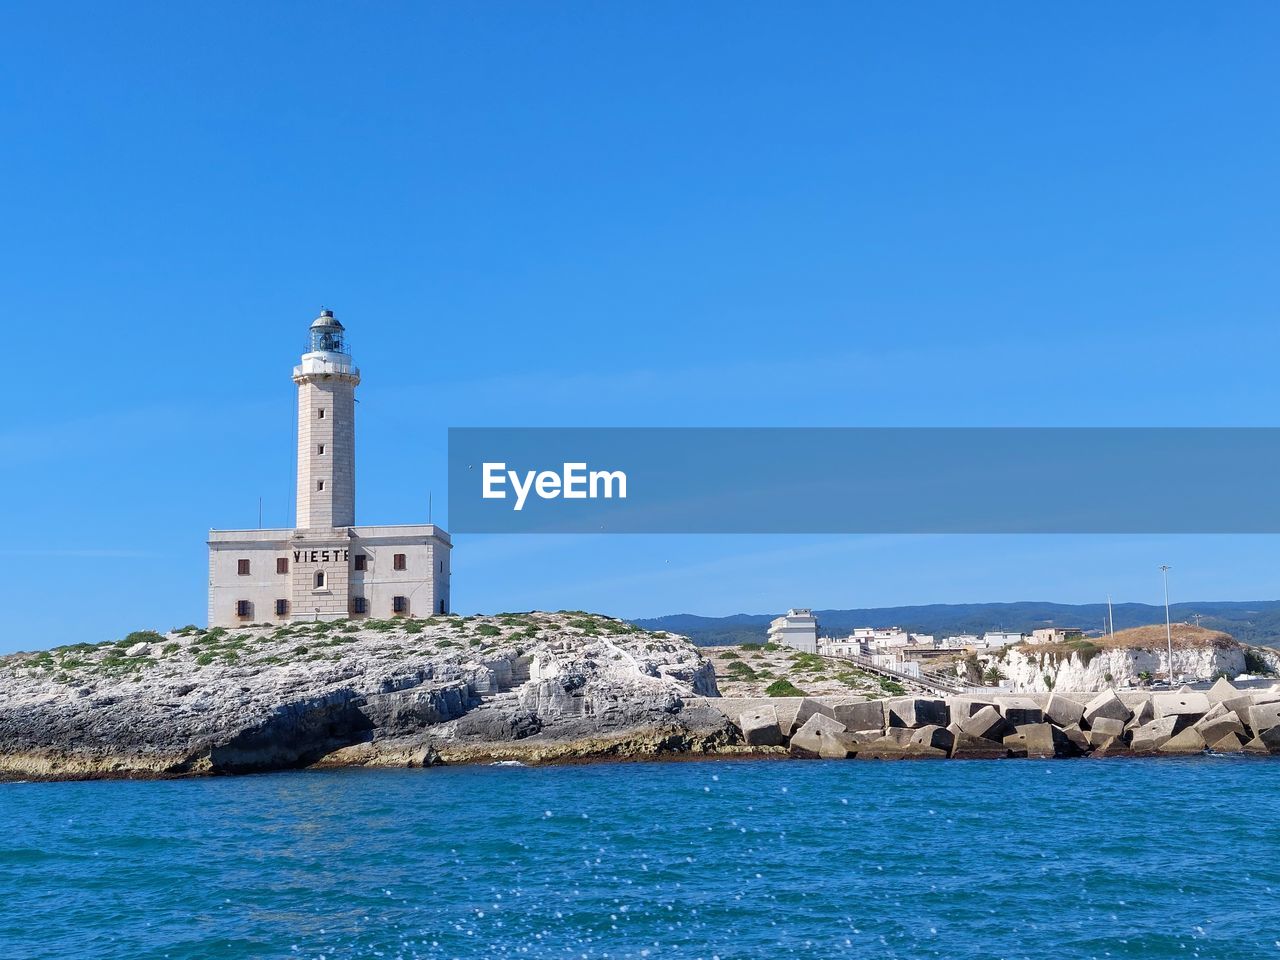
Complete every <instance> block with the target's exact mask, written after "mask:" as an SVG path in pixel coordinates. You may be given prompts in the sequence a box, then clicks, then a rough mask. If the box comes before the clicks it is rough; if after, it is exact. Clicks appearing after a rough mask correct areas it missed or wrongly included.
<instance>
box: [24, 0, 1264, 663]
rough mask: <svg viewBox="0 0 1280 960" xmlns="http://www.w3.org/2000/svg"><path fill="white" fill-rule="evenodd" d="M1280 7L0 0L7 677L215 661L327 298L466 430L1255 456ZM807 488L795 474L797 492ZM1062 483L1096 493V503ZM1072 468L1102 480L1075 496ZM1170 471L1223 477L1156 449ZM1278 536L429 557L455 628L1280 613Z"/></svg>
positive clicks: (397, 450) (507, 542)
mask: <svg viewBox="0 0 1280 960" xmlns="http://www.w3.org/2000/svg"><path fill="white" fill-rule="evenodd" d="M1277 27H1280V10H1277V9H1276V8H1275V7H1274V6H1269V5H1264V4H1238V5H1232V6H1231V7H1229V8H1228V7H1209V6H1206V5H1195V4H1189V3H1187V4H1177V3H1174V4H1169V3H1161V4H1154V3H1149V4H1144V3H1137V4H1127V5H1124V6H1123V7H1101V6H1094V7H1078V6H1077V7H1034V8H1033V7H1027V6H1025V5H1019V4H986V5H981V6H975V5H963V6H961V5H954V4H928V3H925V4H914V5H910V6H903V5H897V6H893V5H870V4H861V5H859V4H847V3H830V4H822V3H810V4H804V5H778V4H764V3H760V4H756V3H745V4H744V3H732V4H730V3H722V4H717V3H706V4H697V5H691V4H675V3H656V4H644V5H633V6H630V7H624V6H623V5H619V4H591V3H579V4H567V3H560V4H551V3H548V4H517V3H508V4H498V3H494V4H484V5H480V4H455V5H450V6H443V5H435V4H431V5H429V4H417V3H414V4H379V5H376V6H375V5H356V4H346V5H340V4H301V3H297V4H285V3H280V4H269V5H265V4H235V3H231V4H219V5H214V6H204V7H191V6H184V5H163V4H159V3H154V4H130V5H113V6H110V7H104V6H101V5H89V4H63V5H57V6H55V5H36V4H28V5H24V6H21V7H20V6H17V5H9V6H6V7H4V8H3V9H0V75H2V77H3V82H2V83H0V117H3V120H4V129H5V147H4V149H3V150H2V151H0V201H2V202H0V213H2V216H0V244H2V245H3V246H2V252H3V256H2V257H0V308H2V309H3V318H2V319H3V323H4V329H5V337H4V351H3V355H4V358H5V364H6V370H5V380H6V386H7V391H6V393H7V396H8V397H9V398H10V404H11V407H10V413H9V415H8V416H7V417H6V418H5V421H4V423H3V424H0V450H2V451H3V458H4V469H3V470H0V496H3V502H4V503H6V504H8V505H9V515H8V516H7V517H6V520H5V524H4V528H5V535H4V537H3V538H2V539H0V555H3V561H4V564H5V569H6V574H5V576H4V578H3V579H0V583H3V584H4V586H3V588H2V589H3V593H4V596H5V599H6V600H7V601H8V602H7V603H6V604H5V607H6V613H5V617H4V626H3V627H0V650H7V649H18V648H33V647H38V646H43V645H46V644H51V643H60V642H67V641H73V640H79V639H88V640H98V639H108V638H112V637H115V636H118V635H120V634H122V633H123V632H125V631H127V630H129V629H133V628H137V627H147V626H156V627H162V628H163V627H169V626H172V625H174V624H181V623H187V622H197V623H200V622H203V617H204V610H205V588H206V569H205V549H204V537H205V532H206V530H207V529H208V528H209V527H211V526H213V527H236V526H252V525H255V524H256V522H257V509H258V498H259V496H261V497H262V498H263V501H264V512H265V520H266V523H267V524H268V525H273V524H281V523H284V522H286V521H287V519H288V516H289V513H288V510H289V498H290V497H291V496H292V475H291V470H292V451H291V449H290V445H291V439H292V433H291V429H292V426H291V425H292V417H293V407H292V404H293V389H294V388H293V384H292V383H291V382H290V380H289V372H290V368H291V365H292V364H293V363H294V361H295V359H296V356H297V354H298V353H299V352H300V349H301V346H302V342H303V334H304V331H305V327H306V324H307V323H308V321H309V320H310V319H311V317H312V316H314V314H315V312H316V311H317V310H318V308H319V307H320V306H321V305H325V306H329V307H332V308H333V309H335V310H336V311H337V313H338V315H339V317H341V318H342V319H343V321H344V322H345V323H346V324H347V326H348V329H349V331H350V337H351V342H352V344H353V347H354V353H355V356H356V360H357V362H358V363H359V365H360V366H361V368H362V370H363V372H364V377H365V380H364V384H363V385H362V387H361V389H360V399H361V404H360V420H359V461H358V483H357V485H358V505H357V510H358V515H359V519H360V520H361V521H364V522H379V521H383V522H412V521H417V520H421V519H425V513H426V501H427V496H428V492H429V491H430V492H433V494H434V501H435V513H436V519H437V520H441V519H445V518H447V491H446V490H445V488H444V476H445V453H446V449H445V431H446V429H447V428H448V427H449V426H454V425H517V426H519V425H579V424H581V425H609V424H618V425H685V424H690V425H693V424H696V425H711V426H716V425H762V426H772V425H820V426H821V425H843V424H849V425H909V424H910V425H944V426H945V425H1104V426H1106V425H1195V426H1198V425H1275V424H1276V422H1277V420H1276V416H1275V413H1274V411H1275V410H1276V409H1277V407H1278V406H1280V384H1278V383H1277V378H1276V377H1275V375H1274V369H1275V363H1276V359H1275V358H1276V357H1277V356H1278V355H1280V332H1278V330H1280V325H1278V324H1277V323H1276V312H1277V303H1278V302H1280V298H1278V297H1277V293H1278V292H1280V291H1278V290H1277V287H1278V286H1280V283H1278V281H1277V277H1278V276H1280V275H1278V274H1277V271H1276V269H1275V264H1276V262H1277V253H1278V252H1280V251H1278V250H1277V246H1278V242H1277V230H1276V224H1277V223H1280V210H1278V209H1277V208H1278V207H1280V202H1278V201H1280V187H1278V185H1277V184H1278V179H1277V177H1276V170H1277V169H1280V162H1278V161H1280V136H1278V130H1277V122H1276V119H1275V115H1276V112H1275V91H1276V89H1277V80H1280V64H1278V63H1277V61H1276V58H1275V56H1274V49H1273V38H1274V37H1275V35H1276V30H1277ZM815 466H820V461H818V462H817V463H816V464H815ZM1085 468H1086V469H1088V468H1089V465H1085ZM1099 468H1101V465H1099ZM1170 468H1171V469H1177V470H1192V471H1196V470H1204V471H1218V470H1242V471H1243V470H1248V469H1249V465H1248V464H1247V463H1237V464H1214V463H1204V462H1200V461H1198V460H1197V459H1196V455H1195V451H1188V453H1187V457H1186V459H1185V461H1184V462H1181V463H1178V464H1172V465H1171V467H1170ZM1278 559H1280V542H1277V540H1276V538H1273V537H1262V536H1256V537H1234V538H1229V537H1186V538H1161V537H1141V538H1138V537H1123V538H1122V537H1110V538H1097V537H1092V538H1091V537H951V538H922V537H773V538H755V537H744V536H739V537H675V538H671V537H616V538H605V537H598V538H577V537H545V538H531V537H525V538H521V537H512V538H498V537H458V538H457V542H456V549H455V554H454V569H455V574H454V583H453V599H454V604H455V606H456V607H457V608H459V609H460V610H463V611H471V610H487V611H492V610H498V609H527V608H532V607H544V608H548V607H549V608H561V607H573V608H590V609H596V610H601V611H603V612H609V613H615V614H619V615H623V616H650V615H658V614H663V613H674V612H682V611H689V612H696V613H704V614H722V613H730V612H735V611H739V610H745V611H749V612H767V611H772V610H777V609H780V608H784V607H786V606H788V605H796V604H804V605H813V606H816V607H844V606H864V605H884V604H896V603H924V602H947V601H977V600H1015V599H1046V600H1060V601H1068V602H1069V601H1096V600H1099V599H1101V597H1102V596H1103V595H1105V593H1106V592H1108V591H1110V592H1111V593H1112V594H1113V595H1114V596H1115V597H1116V598H1117V599H1122V600H1141V601H1155V600H1157V599H1158V597H1159V579H1158V576H1157V574H1156V572H1155V566H1156V564H1158V563H1160V562H1169V563H1171V564H1173V565H1174V574H1173V577H1174V579H1173V581H1172V582H1173V584H1174V592H1175V599H1186V600H1194V599H1249V598H1264V597H1265V598H1270V597H1275V596H1277V595H1278V594H1280V591H1278V590H1277V576H1276V568H1277V560H1278Z"/></svg>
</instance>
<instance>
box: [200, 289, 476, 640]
mask: <svg viewBox="0 0 1280 960" xmlns="http://www.w3.org/2000/svg"><path fill="white" fill-rule="evenodd" d="M293 382H294V383H296V384H297V385H298V476H297V515H296V521H295V526H294V527H293V528H292V529H274V530H211V531H209V541H208V542H209V624H210V626H234V625H236V624H244V623H273V622H282V623H287V622H290V621H293V620H313V619H314V620H336V619H341V618H345V617H350V618H353V619H360V618H363V617H378V618H385V617H414V616H431V615H432V614H441V613H448V612H449V578H450V570H449V553H450V551H451V549H452V543H451V541H450V539H449V534H448V533H447V532H446V531H445V530H443V529H441V528H440V527H437V526H435V525H434V524H430V523H425V524H387V525H379V526H362V527H358V526H356V511H355V504H356V466H355V447H356V424H355V419H356V415H355V405H356V400H355V393H356V387H357V386H358V385H359V383H360V371H359V370H358V369H357V368H356V366H355V364H354V363H352V361H351V354H350V353H349V352H348V346H347V340H346V329H345V328H344V327H343V325H342V324H341V323H340V322H339V321H338V318H337V317H335V316H334V315H333V311H332V310H321V311H320V316H318V317H316V319H315V320H313V321H312V323H311V326H310V329H309V330H308V342H307V351H306V352H305V353H304V354H303V355H302V359H301V361H300V362H299V363H298V365H297V366H295V367H294V368H293Z"/></svg>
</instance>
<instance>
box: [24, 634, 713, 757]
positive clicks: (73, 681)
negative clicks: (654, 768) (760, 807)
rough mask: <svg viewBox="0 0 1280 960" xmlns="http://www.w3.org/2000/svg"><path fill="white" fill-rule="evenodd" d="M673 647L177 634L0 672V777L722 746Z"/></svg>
mask: <svg viewBox="0 0 1280 960" xmlns="http://www.w3.org/2000/svg"><path fill="white" fill-rule="evenodd" d="M716 693H717V691H716V687H715V675H714V672H713V671H712V669H711V666H710V664H709V663H708V662H707V661H706V660H705V659H703V658H702V656H701V655H700V654H699V653H698V650H697V648H696V647H694V646H693V645H692V644H691V643H690V642H689V641H688V640H686V639H684V638H683V637H677V636H671V635H667V634H665V633H661V632H657V633H652V632H647V631H644V630H641V629H640V628H638V627H635V626H633V625H631V624H626V623H623V622H620V621H617V620H612V619H609V618H606V617H599V616H592V615H588V614H580V613H560V614H548V613H528V614H512V615H501V616H495V617H438V618H432V619H428V620H405V619H397V620H383V621H378V620H363V621H339V622H335V623H298V624H293V625H289V626H283V627H279V626H269V625H267V626H261V625H251V626H246V627H244V628H242V629H236V630H230V631H228V630H223V629H213V630H201V629H198V628H196V627H187V628H183V629H181V630H176V631H172V632H170V633H168V634H164V635H161V634H157V633H151V632H142V633H138V634H131V635H130V636H129V637H127V638H125V639H124V640H121V641H119V642H115V643H103V644H96V645H94V644H76V645H73V646H69V647H61V648H57V649H54V650H48V651H42V652H38V653H23V654H14V655H11V656H8V657H5V658H3V660H0V773H4V774H7V775H10V776H56V777H92V776H110V775H118V776H130V775H181V774H194V773H236V772H247V771H257V770H272V769H281V768H288V767H299V766H308V765H314V764H321V765H324V764H402V763H417V764H429V763H435V762H451V761H476V760H484V759H517V760H528V761H547V760H564V759H572V758H576V757H589V756H612V755H652V754H658V753H664V752H679V751H699V750H705V749H710V748H713V747H714V746H715V745H717V744H721V743H725V742H727V740H728V739H729V738H730V737H731V735H732V734H731V729H732V728H731V726H730V725H728V724H727V722H726V720H725V718H724V717H723V715H721V714H720V713H719V712H717V711H714V710H710V709H708V708H706V707H699V706H691V705H688V704H687V703H686V701H687V700H688V698H690V697H693V696H694V695H701V696H714V695H716Z"/></svg>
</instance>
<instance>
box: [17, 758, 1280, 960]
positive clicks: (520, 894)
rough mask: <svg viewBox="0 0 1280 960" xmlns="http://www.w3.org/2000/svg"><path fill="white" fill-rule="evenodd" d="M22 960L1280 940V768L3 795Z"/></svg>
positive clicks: (593, 776) (179, 786) (1184, 764)
mask: <svg viewBox="0 0 1280 960" xmlns="http://www.w3.org/2000/svg"><path fill="white" fill-rule="evenodd" d="M0 818H2V819H0V822H2V823H3V827H4V831H3V836H2V837H0V957H4V958H6V960H8V958H36V957H59V958H63V957H122V958H124V957H127V958H151V957H184V958H186V957H217V958H242V957H245V958H247V957H254V958H257V957H290V958H292V957H301V958H318V957H323V958H326V960H337V958H345V957H383V958H388V960H393V958H417V957H442V958H443V957H532V958H537V957H557V958H561V957H563V958H588V960H590V958H597V957H598V958H606V957H608V958H625V957H680V958H685V957H688V958H699V957H701V958H705V960H714V958H717V957H718V958H720V960H730V958H778V957H814V958H823V957H830V956H850V957H876V958H892V957H902V958H917V957H947V958H1000V957H1007V958H1020V957H1054V958H1083V957H1118V958H1127V957H1152V958H1167V957H1214V958H1219V957H1221V958H1235V957H1239V958H1255V957H1266V956H1280V763H1276V762H1269V761H1268V760H1266V759H1252V760H1250V759H1226V758H1212V757H1209V758H1194V759H1186V760H1181V759H1177V760H1175V759H1162V760H1154V761H1151V760H1147V761H1144V760H1121V759H1113V760H1074V761H1058V762H1054V761H1044V762H1039V761H1024V760H1020V761H993V762H982V761H964V762H954V763H927V762H901V763H876V762H869V763H858V762H850V761H845V762H805V763H801V762H777V761H774V762H768V761H752V762H745V761H740V762H699V763H667V764H648V763H646V764H614V765H600V766H583V767H558V768H542V769H526V768H521V767H477V768H455V769H431V770H394V771H392V770H382V771H376V770H369V771H334V772H299V773H285V774H272V775H265V776H255V777H243V778H216V779H204V780H188V781H170V782H97V783H58V784H41V783H29V784H23V783H16V784H14V783H11V784H4V785H0Z"/></svg>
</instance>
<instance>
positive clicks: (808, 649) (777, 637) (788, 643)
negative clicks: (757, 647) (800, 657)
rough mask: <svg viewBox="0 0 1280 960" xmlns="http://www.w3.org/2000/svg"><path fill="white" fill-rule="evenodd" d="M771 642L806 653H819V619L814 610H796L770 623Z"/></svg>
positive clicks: (789, 611)
mask: <svg viewBox="0 0 1280 960" xmlns="http://www.w3.org/2000/svg"><path fill="white" fill-rule="evenodd" d="M769 642H770V643H776V644H778V645H779V646H782V647H791V648H792V649H795V650H802V651H804V652H805V653H817V652H818V618H817V617H815V616H814V615H813V611H812V610H808V609H802V608H794V609H791V610H788V611H787V612H786V613H785V614H783V615H782V616H781V617H775V618H774V619H773V620H771V621H770V622H769Z"/></svg>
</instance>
